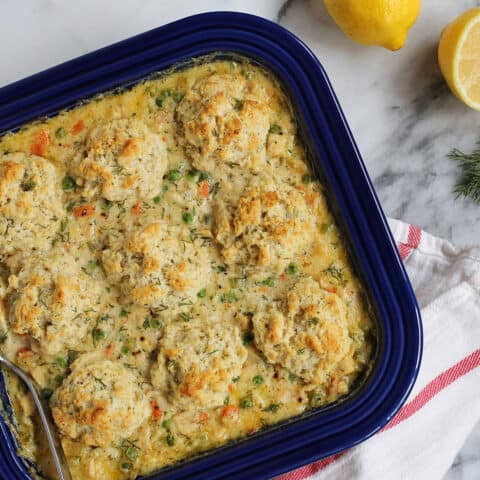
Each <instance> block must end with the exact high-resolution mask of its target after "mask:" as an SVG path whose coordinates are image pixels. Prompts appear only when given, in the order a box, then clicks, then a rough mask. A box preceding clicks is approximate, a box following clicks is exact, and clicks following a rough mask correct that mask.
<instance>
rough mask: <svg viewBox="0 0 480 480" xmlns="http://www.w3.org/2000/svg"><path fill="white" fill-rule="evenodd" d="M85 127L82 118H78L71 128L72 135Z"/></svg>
mask: <svg viewBox="0 0 480 480" xmlns="http://www.w3.org/2000/svg"><path fill="white" fill-rule="evenodd" d="M84 128H85V123H84V122H83V120H79V121H78V122H77V123H76V124H75V125H74V126H73V127H72V130H71V133H72V135H77V133H80V132H81V131H82V130H83V129H84Z"/></svg>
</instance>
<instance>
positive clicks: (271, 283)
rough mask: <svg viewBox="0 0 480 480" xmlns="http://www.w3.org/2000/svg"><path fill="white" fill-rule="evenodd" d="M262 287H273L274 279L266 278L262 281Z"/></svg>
mask: <svg viewBox="0 0 480 480" xmlns="http://www.w3.org/2000/svg"><path fill="white" fill-rule="evenodd" d="M262 285H267V286H268V287H274V286H275V279H274V278H273V277H268V278H266V279H265V280H263V281H262Z"/></svg>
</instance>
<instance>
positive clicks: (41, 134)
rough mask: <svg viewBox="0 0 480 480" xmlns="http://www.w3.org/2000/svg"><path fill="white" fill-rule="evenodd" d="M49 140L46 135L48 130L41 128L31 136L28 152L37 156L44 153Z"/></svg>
mask: <svg viewBox="0 0 480 480" xmlns="http://www.w3.org/2000/svg"><path fill="white" fill-rule="evenodd" d="M49 142H50V139H49V137H48V132H47V131H46V130H44V129H43V128H42V129H41V130H39V131H38V132H37V133H36V134H35V136H34V137H33V141H32V144H31V146H30V153H33V154H34V155H39V156H43V155H45V152H46V151H47V147H48V144H49Z"/></svg>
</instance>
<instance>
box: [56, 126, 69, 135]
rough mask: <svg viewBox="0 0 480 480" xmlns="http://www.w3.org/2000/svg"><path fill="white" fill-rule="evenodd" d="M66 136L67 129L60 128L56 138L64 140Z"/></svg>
mask: <svg viewBox="0 0 480 480" xmlns="http://www.w3.org/2000/svg"><path fill="white" fill-rule="evenodd" d="M66 134H67V132H66V131H65V129H64V128H63V127H59V128H57V130H56V131H55V136H56V137H57V138H63V137H64V136H65V135H66Z"/></svg>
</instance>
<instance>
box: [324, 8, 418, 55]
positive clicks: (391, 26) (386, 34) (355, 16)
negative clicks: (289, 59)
mask: <svg viewBox="0 0 480 480" xmlns="http://www.w3.org/2000/svg"><path fill="white" fill-rule="evenodd" d="M324 3H325V6H326V7H327V10H328V13H330V15H331V16H332V18H333V19H334V20H335V23H336V24H337V25H338V26H339V27H340V28H341V29H342V31H343V33H345V35H347V36H348V37H350V38H351V39H352V40H355V41H356V42H358V43H361V44H362V45H379V46H381V47H385V48H388V49H389V50H398V49H399V48H402V47H403V45H404V44H405V40H406V39H407V33H408V30H409V29H410V27H411V26H412V25H413V24H414V23H415V21H416V19H417V17H418V13H419V12H420V0H324Z"/></svg>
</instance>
